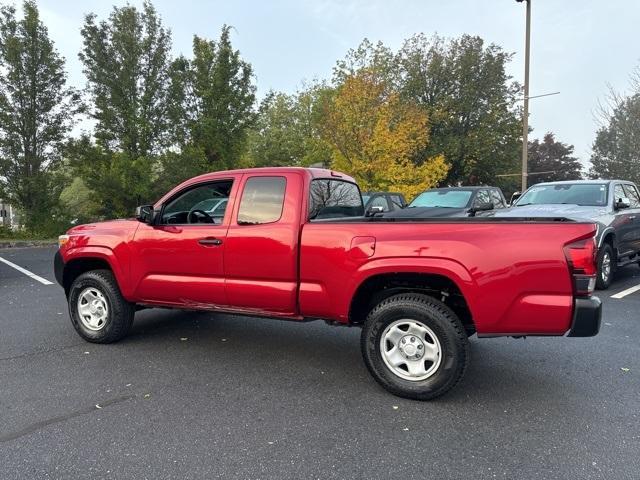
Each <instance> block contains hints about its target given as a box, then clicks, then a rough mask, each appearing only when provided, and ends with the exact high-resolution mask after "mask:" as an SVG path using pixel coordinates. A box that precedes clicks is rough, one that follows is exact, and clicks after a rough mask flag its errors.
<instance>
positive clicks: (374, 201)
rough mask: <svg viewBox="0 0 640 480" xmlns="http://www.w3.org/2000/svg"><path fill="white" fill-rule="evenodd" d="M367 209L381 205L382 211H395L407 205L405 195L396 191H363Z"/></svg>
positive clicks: (363, 199)
mask: <svg viewBox="0 0 640 480" xmlns="http://www.w3.org/2000/svg"><path fill="white" fill-rule="evenodd" d="M362 203H363V204H364V209H365V211H367V210H369V209H370V208H371V207H381V208H382V213H387V212H394V211H396V210H401V209H403V208H404V207H406V206H407V201H406V200H405V198H404V195H402V194H401V193H396V192H362Z"/></svg>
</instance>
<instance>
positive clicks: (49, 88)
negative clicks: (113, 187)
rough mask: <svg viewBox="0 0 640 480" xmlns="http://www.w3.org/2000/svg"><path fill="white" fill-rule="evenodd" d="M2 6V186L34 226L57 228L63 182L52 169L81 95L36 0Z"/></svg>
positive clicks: (29, 226)
mask: <svg viewBox="0 0 640 480" xmlns="http://www.w3.org/2000/svg"><path fill="white" fill-rule="evenodd" d="M23 9H24V17H23V18H22V19H17V18H16V15H15V13H16V12H15V8H14V7H12V6H3V7H2V8H0V64H1V65H2V67H1V68H0V171H1V172H2V175H1V176H0V185H1V187H0V189H1V190H2V191H3V192H4V194H6V195H7V196H8V197H9V199H10V200H11V202H13V203H14V204H15V205H16V206H17V207H18V208H19V209H20V210H21V211H22V212H23V214H24V218H25V219H26V228H27V230H29V231H30V232H45V233H46V232H48V231H49V230H51V229H53V228H57V222H56V220H55V218H54V217H52V213H53V214H55V211H56V210H57V198H58V195H59V193H60V191H61V189H62V185H61V184H60V183H59V182H58V181H57V179H56V177H55V175H54V174H53V171H54V170H55V168H56V166H57V165H58V164H59V162H60V151H61V147H62V145H63V142H64V139H65V136H66V134H67V133H68V132H69V130H70V128H71V124H72V119H73V116H74V113H75V111H76V110H77V108H78V107H79V96H78V95H77V93H76V92H74V91H73V90H72V89H70V88H67V87H66V75H65V72H64V59H63V58H62V57H61V56H60V55H59V54H58V52H57V51H56V50H55V48H54V46H53V42H52V41H51V40H50V39H49V36H48V33H47V29H46V27H45V26H44V24H43V23H42V22H41V21H40V17H39V13H38V8H37V6H36V3H35V2H33V1H26V2H24V4H23Z"/></svg>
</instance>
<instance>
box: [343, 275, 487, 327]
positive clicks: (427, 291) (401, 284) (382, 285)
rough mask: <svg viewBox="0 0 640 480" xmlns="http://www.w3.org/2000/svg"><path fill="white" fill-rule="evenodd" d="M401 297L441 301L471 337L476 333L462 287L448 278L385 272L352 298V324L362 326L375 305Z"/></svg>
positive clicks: (370, 279) (363, 286)
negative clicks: (419, 295)
mask: <svg viewBox="0 0 640 480" xmlns="http://www.w3.org/2000/svg"><path fill="white" fill-rule="evenodd" d="M399 293H421V294H424V295H428V296H430V297H433V298H435V299H437V300H440V301H441V302H443V303H444V304H445V305H447V306H448V307H449V308H451V310H453V312H454V313H455V314H456V315H457V316H458V318H459V319H460V321H461V322H462V324H463V325H464V327H465V329H466V330H467V333H468V334H472V333H474V332H475V330H476V329H475V323H474V320H473V315H472V313H471V309H470V308H469V305H468V303H467V299H466V298H465V296H464V295H463V293H462V290H461V288H460V286H459V285H458V284H457V283H456V282H455V281H454V280H452V279H451V278H450V277H448V276H446V275H443V274H439V273H426V272H386V273H376V274H373V275H371V276H369V277H367V278H366V279H365V280H364V281H363V282H361V283H360V285H359V286H358V287H357V289H356V291H355V293H354V295H353V297H352V300H351V304H350V307H349V323H350V324H351V325H361V324H362V323H364V320H365V319H366V316H367V314H368V313H369V311H371V309H372V308H373V307H374V306H375V305H377V304H378V303H380V302H381V301H383V300H385V299H386V298H389V297H391V296H393V295H396V294H399Z"/></svg>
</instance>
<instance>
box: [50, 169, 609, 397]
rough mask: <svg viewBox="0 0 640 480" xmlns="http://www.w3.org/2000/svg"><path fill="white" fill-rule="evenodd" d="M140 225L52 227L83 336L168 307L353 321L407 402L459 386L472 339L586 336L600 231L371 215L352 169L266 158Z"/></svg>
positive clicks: (207, 180) (381, 377) (592, 317)
mask: <svg viewBox="0 0 640 480" xmlns="http://www.w3.org/2000/svg"><path fill="white" fill-rule="evenodd" d="M136 217H137V218H136V219H131V220H114V221H109V222H101V223H94V224H89V225H81V226H77V227H74V228H72V229H71V230H69V231H68V232H67V234H66V235H62V236H61V237H60V248H59V251H58V252H57V254H56V256H55V261H54V267H55V275H56V279H57V280H58V282H59V283H60V284H61V285H62V286H63V287H64V290H65V292H66V295H67V298H68V302H69V314H70V316H71V321H72V323H73V326H74V327H75V329H76V330H77V332H78V333H79V334H80V335H81V336H82V337H83V338H84V339H85V340H88V341H90V342H96V343H108V342H114V341H117V340H119V339H121V338H122V337H123V336H125V335H126V334H127V332H128V330H129V328H130V327H131V324H132V322H133V318H134V313H135V311H136V309H138V308H144V307H154V306H161V307H173V308H183V309H198V310H210V311H221V312H232V313H239V314H245V315H252V316H262V317H272V318H274V317H277V318H282V319H288V320H297V321H306V320H317V319H322V320H325V321H327V322H329V323H331V324H334V325H349V326H359V327H362V337H361V338H362V341H361V348H362V354H363V356H364V361H365V363H366V365H367V367H368V369H369V371H370V372H371V374H372V375H373V377H374V378H375V379H376V380H377V381H378V382H379V383H380V384H381V385H382V386H383V387H384V388H386V389H387V390H389V391H390V392H392V393H394V394H396V395H400V396H404V397H408V398H415V399H422V400H425V399H431V398H434V397H437V396H439V395H442V394H443V393H445V392H446V391H448V390H449V389H451V388H452V387H453V386H454V385H455V384H456V383H458V382H459V381H460V379H461V378H462V375H463V373H464V371H465V367H466V365H467V361H468V356H469V353H468V337H469V336H471V335H473V334H474V333H476V334H477V335H478V336H479V337H494V336H524V335H565V334H567V332H568V335H569V336H576V337H586V336H592V335H596V334H597V333H598V331H599V328H600V318H601V304H600V300H599V299H598V298H596V297H593V296H591V294H592V292H593V287H594V283H595V273H596V270H595V260H594V256H595V251H596V247H595V243H594V235H595V233H596V227H595V225H594V224H592V223H580V222H574V221H561V219H555V220H554V219H544V220H540V221H531V220H529V221H525V220H519V219H517V218H508V219H498V218H484V219H468V218H460V219H455V218H451V219H444V220H443V219H405V218H381V217H379V216H376V215H372V216H368V215H367V214H366V212H365V211H364V209H363V205H362V197H361V195H360V191H359V189H358V186H357V185H356V184H355V182H354V181H353V179H352V178H350V177H348V176H346V175H343V174H341V173H337V172H334V171H330V170H323V169H311V168H309V169H307V168H265V169H248V170H235V171H227V172H216V173H211V174H206V175H202V176H199V177H196V178H193V179H191V180H188V181H186V182H184V183H182V184H181V185H179V186H177V187H176V188H174V189H173V190H171V191H170V192H169V193H167V194H166V195H165V196H164V197H162V198H161V199H160V200H159V201H158V202H157V203H155V204H154V205H148V206H143V207H139V208H138V210H137V212H136Z"/></svg>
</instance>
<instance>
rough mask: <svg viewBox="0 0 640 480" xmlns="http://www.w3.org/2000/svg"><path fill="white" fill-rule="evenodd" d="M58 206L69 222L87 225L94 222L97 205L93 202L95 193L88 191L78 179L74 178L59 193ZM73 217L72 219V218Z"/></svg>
mask: <svg viewBox="0 0 640 480" xmlns="http://www.w3.org/2000/svg"><path fill="white" fill-rule="evenodd" d="M60 205H61V207H62V210H63V211H64V212H66V215H67V217H69V221H74V223H87V222H90V221H93V220H95V217H94V215H95V212H96V211H98V210H99V205H98V204H97V203H96V201H95V192H93V191H92V190H90V189H89V188H88V187H87V186H86V185H85V183H84V181H83V180H82V179H81V178H80V177H75V178H73V179H72V180H71V182H70V183H69V185H68V186H67V187H65V189H64V190H62V192H61V193H60ZM72 217H73V218H72Z"/></svg>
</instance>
